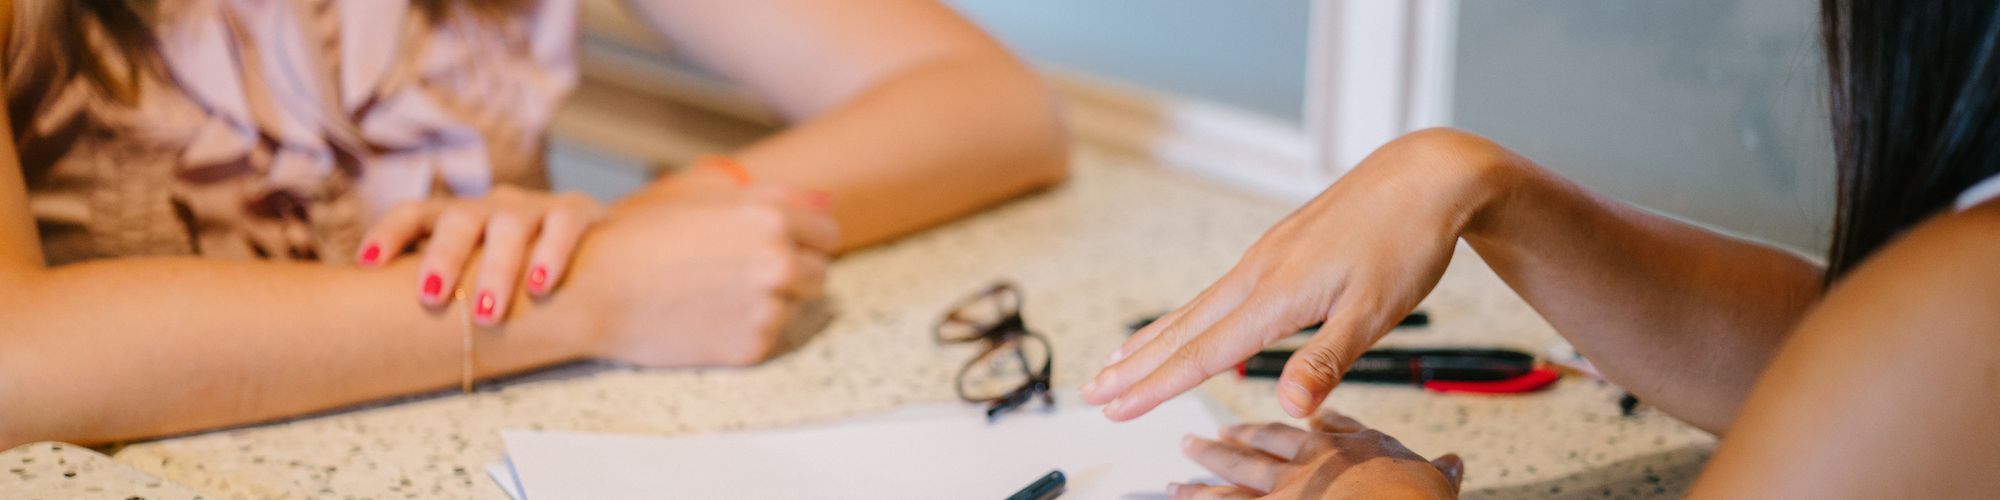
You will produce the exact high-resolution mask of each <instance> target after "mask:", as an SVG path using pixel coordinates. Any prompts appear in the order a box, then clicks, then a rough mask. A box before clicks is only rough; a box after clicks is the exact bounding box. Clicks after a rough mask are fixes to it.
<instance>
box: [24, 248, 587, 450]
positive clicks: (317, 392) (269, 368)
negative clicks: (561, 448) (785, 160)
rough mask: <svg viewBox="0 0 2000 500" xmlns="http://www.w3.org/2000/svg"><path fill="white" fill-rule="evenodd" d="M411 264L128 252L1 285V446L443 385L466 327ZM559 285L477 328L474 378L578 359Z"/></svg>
mask: <svg viewBox="0 0 2000 500" xmlns="http://www.w3.org/2000/svg"><path fill="white" fill-rule="evenodd" d="M414 260H415V259H402V260H400V261H399V262H398V263H397V264H396V265H392V266H389V267H385V268H382V269H359V268H352V267H338V266H328V265H317V264H288V263H271V262H232V261H215V260H203V259H196V258H137V259H121V260H111V261H101V262H94V263H85V264H79V265H73V266H66V267H61V268H55V269H50V270H45V271H38V272H33V273H29V274H27V275H25V276H21V277H20V278H21V279H19V280H15V282H13V283H9V285H8V287H7V288H8V289H7V290H5V291H0V299H4V300H0V448H6V447H8V446H11V445H14V444H18V443H20V442H24V441H34V440H62V441H69V442H78V443H97V442H105V441H112V440H119V439H129V438H139V437H148V436H158V435H163V434H169V433H175V432H185V431H190V430H198V429H204V428H211V427H216V426H223V425H231V424H240V423H248V422H255V421H259V420H267V419H271V418H277V417H284V416H291V415H298V414H301V413H307V412H312V411H317V410H322V409H328V408H333V407H338V406H343V405H348V404H353V403H357V402H362V401H367V400H372V399H378V398H383V397H387V396H393V395H399V394H407V393H411V392H416V391H422V390H427V389H436V388H442V387H448V386H452V385H454V384H456V383H458V381H459V380H460V370H461V363H462V353H461V337H462V333H461V332H462V331H463V330H462V326H461V323H460V318H459V317H458V314H459V313H460V311H458V310H457V309H456V307H458V306H457V305H456V304H454V305H453V306H452V307H453V308H452V309H447V310H443V311H426V310H424V309H423V308H422V307H420V306H418V304H417V301H416V296H415V291H414V290H415V287H414V286H412V283H414V282H415V276H416V273H415V265H414V264H415V263H414ZM562 296H563V294H560V293H559V294H557V295H556V297H553V298H551V299H550V300H549V301H547V302H545V303H543V304H532V303H531V302H529V301H526V300H525V299H524V300H523V301H522V302H520V304H523V305H524V306H525V307H523V308H521V309H519V310H517V312H515V313H514V317H513V318H511V319H510V320H509V322H508V324H507V326H504V327H500V328H499V329H494V330H486V331H483V332H482V333H480V334H479V336H478V352H477V354H478V361H479V363H478V365H479V369H480V373H481V374H484V375H491V374H499V373H505V372H511V371H518V370H522V369H526V368H531V367H536V366H541V365H547V364H550V363H554V362H559V361H563V360H568V359H575V358H578V357H581V356H583V355H584V353H585V349H586V345H587V343H588V342H587V340H588V339H586V338H584V336H585V335H586V333H587V331H588V329H587V328H581V327H579V326H581V325H580V324H576V325H573V324H571V323H573V322H574V319H575V318H578V317H580V316H581V315H580V314H577V311H565V309H575V308H576V307H577V306H576V305H573V304H565V303H564V300H563V298H562Z"/></svg>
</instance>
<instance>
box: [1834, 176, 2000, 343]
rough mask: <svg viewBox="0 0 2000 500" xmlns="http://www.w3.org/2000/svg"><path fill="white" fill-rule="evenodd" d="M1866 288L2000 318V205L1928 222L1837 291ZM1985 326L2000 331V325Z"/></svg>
mask: <svg viewBox="0 0 2000 500" xmlns="http://www.w3.org/2000/svg"><path fill="white" fill-rule="evenodd" d="M1864 287H1865V288H1885V289H1888V290H1892V291H1895V292H1897V293H1898V294H1899V295H1905V296H1906V297H1908V299H1907V300H1909V301H1925V302H1939V303H1941V305H1943V306H1947V307H1949V306H1952V305H1963V306H1973V307H1971V309H1970V310H1962V311H1960V312H1961V313H1965V314H1971V313H1975V312H1983V313H1984V314H1985V315H1988V317H1987V318H1986V319H1988V320H1993V319H2000V307H1991V305H1992V304H2000V201H1995V202H1989V203H1985V204H1981V205H1978V206H1974V207H1972V208H1971V209H1968V210H1965V211H1961V212H1955V213H1947V214H1944V215H1939V216H1936V217H1933V218H1931V219H1930V220H1928V221H1925V222H1924V223H1923V224H1920V225H1918V226H1917V227H1915V228H1913V229H1911V230H1910V231H1909V232H1908V233H1905V234H1904V235H1903V236H1902V237H1901V238H1898V239H1896V240H1895V241H1893V242H1891V243H1890V244H1888V245H1886V246H1884V247H1883V248H1882V250H1881V251H1879V252H1877V253H1876V255H1875V256H1874V257H1872V258H1870V259H1869V261H1868V262H1865V263H1863V264H1862V266H1861V267H1860V268H1859V269H1857V270H1856V272H1855V273H1854V274H1853V275H1851V276H1849V277H1848V278H1847V279H1845V280H1843V282H1842V283H1840V284H1838V285H1837V287H1836V290H1839V289H1847V288H1864ZM1855 291H1856V292H1863V290H1855ZM1867 295H1876V294H1873V293H1869V294H1867ZM1911 319H1914V318H1911ZM1984 326H1987V327H1989V328H1993V329H1995V330H2000V322H1995V321H1989V322H1986V323H1985V324H1984Z"/></svg>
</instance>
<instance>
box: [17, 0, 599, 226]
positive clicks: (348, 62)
mask: <svg viewBox="0 0 2000 500" xmlns="http://www.w3.org/2000/svg"><path fill="white" fill-rule="evenodd" d="M59 1H69V0H59ZM55 3H57V2H55V1H42V0H29V1H17V2H15V5H16V12H15V19H16V22H15V25H14V27H13V28H14V30H13V35H12V39H9V40H7V41H6V42H7V46H6V49H5V54H4V56H5V58H6V59H5V64H6V71H7V73H6V74H7V86H6V96H7V105H8V108H7V111H8V118H9V119H11V120H12V123H13V126H14V141H15V146H16V147H17V148H18V150H19V151H20V154H21V163H22V171H23V172H24V174H25V175H26V179H27V185H28V191H29V193H28V197H29V205H30V211H31V212H33V214H34V217H35V220H36V223H37V227H38V228H39V229H40V233H41V238H42V245H43V250H44V251H45V255H46V256H47V260H48V261H49V262H50V263H51V264H62V263H67V262H75V261H79V260H86V259H95V258H108V257H120V256H135V255H162V254H165V255H175V254H199V255H205V256H217V257H261V258H270V259H323V260H326V261H332V262H346V261H348V260H350V259H351V258H352V256H353V254H354V250H355V245H356V244H357V240H358V239H359V238H360V236H361V232H362V231H363V230H365V229H366V226H367V224H368V223H369V221H371V220H372V219H373V218H374V216H376V215H379V214H380V213H381V212H383V211H384V210H385V209H386V208H388V207H390V206H392V205H394V204H396V203H399V202H406V201H411V200H417V199H422V198H425V197H428V196H433V195H437V194H441V193H450V194H454V195H459V196H477V195H481V194H483V193H485V192H486V191H487V190H488V189H489V188H491V187H492V186H493V185H494V183H496V182H499V183H508V184H515V185H521V186H527V187H541V186H545V185H546V184H547V181H546V174H545V172H544V171H543V149H544V148H543V145H544V144H543V143H544V137H543V135H544V131H545V129H546V127H547V124H548V122H549V120H550V117H551V115H552V114H553V113H554V112H555V109H556V106H558V105H559V104H560V102H561V101H562V99H563V97H564V96H566V95H567V94H568V93H569V91H570V90H571V89H572V88H573V87H574V86H575V85H576V79H577V70H576V64H575V49H576V40H577V33H576V22H577V21H576V14H577V6H576V0H540V1H539V2H537V3H533V4H531V5H528V6H527V7H526V8H523V9H522V10H521V11H519V12H516V13H514V14H511V15H508V16H505V17H504V18H500V17H495V16H490V15H482V14H479V13H473V12H460V11H453V13H452V14H448V15H445V16H441V17H440V18H439V19H437V20H435V21H433V20H432V19H430V18H429V17H428V16H425V15H424V14H423V13H421V12H418V11H416V10H415V9H414V8H413V7H412V6H411V5H410V4H409V2H408V1H406V0H359V1H353V0H350V1H336V0H173V1H166V2H156V3H155V5H156V6H157V7H158V9H159V12H158V13H157V14H158V15H157V16H155V17H154V18H152V19H153V21H152V22H153V23H154V35H155V39H156V47H157V49H158V50H157V53H151V54H137V55H136V56H137V57H145V58H157V60H156V61H139V62H140V63H141V64H142V65H144V64H145V63H147V62H154V63H157V66H158V67H162V68H164V71H158V72H153V73H162V74H142V75H140V77H139V79H138V80H137V81H138V82H139V90H140V93H139V99H138V101H137V105H136V106H133V105H126V104H121V103H119V102H118V100H117V99H114V98H112V97H110V96H107V95H104V94H103V92H102V91H100V90H99V89H98V87H97V86H96V85H92V84H90V83H88V82H87V81H86V80H84V79H83V77H81V76H79V75H77V74H76V73H75V72H73V71H70V70H68V69H67V68H66V67H65V66H66V65H67V62H65V59H64V56H62V54H63V52H62V51H64V50H73V49H74V48H65V47H58V46H56V45H58V43H57V42H55V40H59V38H58V37H55V36H52V35H51V34H50V33H48V30H49V29H51V28H50V26H54V25H55V24H54V23H52V22H50V21H47V20H48V19H49V13H48V12H47V11H48V10H49V8H50V6H51V5H53V4H55ZM90 31H91V33H86V35H88V36H87V40H89V44H90V45H94V46H96V47H94V48H92V49H91V50H94V51H100V53H102V52H101V51H104V50H107V49H106V48H105V47H108V46H109V45H108V44H109V42H108V39H106V38H105V37H104V34H103V33H101V29H99V28H92V29H91V30H90ZM110 53H114V54H115V51H111V52H110ZM112 66H113V67H118V66H120V65H115V64H114V65H112Z"/></svg>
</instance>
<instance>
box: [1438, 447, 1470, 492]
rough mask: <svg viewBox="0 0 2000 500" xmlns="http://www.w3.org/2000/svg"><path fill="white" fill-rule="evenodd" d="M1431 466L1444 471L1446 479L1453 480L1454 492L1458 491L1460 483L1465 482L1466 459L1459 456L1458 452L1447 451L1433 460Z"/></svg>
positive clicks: (1452, 487) (1452, 488)
mask: <svg viewBox="0 0 2000 500" xmlns="http://www.w3.org/2000/svg"><path fill="white" fill-rule="evenodd" d="M1431 466H1432V467H1437V470H1438V472H1442V473H1444V478H1445V480H1446V481H1451V491H1453V492H1457V491H1458V485H1459V483H1463V482H1465V460H1463V459H1460V458H1458V454H1457V453H1446V454H1444V456H1441V457H1437V459H1435V460H1431Z"/></svg>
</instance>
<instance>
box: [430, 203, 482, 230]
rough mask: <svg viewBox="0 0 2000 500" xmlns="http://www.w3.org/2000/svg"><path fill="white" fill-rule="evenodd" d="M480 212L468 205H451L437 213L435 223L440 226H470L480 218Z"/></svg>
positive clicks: (475, 207)
mask: <svg viewBox="0 0 2000 500" xmlns="http://www.w3.org/2000/svg"><path fill="white" fill-rule="evenodd" d="M481 212H483V211H482V210H480V209H479V208H478V207H477V206H474V205H471V204H468V203H464V202H459V203H453V204H451V205H449V206H446V207H444V209H443V210H440V211H438V218H437V223H438V225H440V226H444V225H461V224H472V223H474V222H477V221H478V220H479V219H480V218H481V217H480V214H481Z"/></svg>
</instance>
